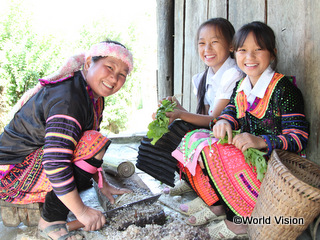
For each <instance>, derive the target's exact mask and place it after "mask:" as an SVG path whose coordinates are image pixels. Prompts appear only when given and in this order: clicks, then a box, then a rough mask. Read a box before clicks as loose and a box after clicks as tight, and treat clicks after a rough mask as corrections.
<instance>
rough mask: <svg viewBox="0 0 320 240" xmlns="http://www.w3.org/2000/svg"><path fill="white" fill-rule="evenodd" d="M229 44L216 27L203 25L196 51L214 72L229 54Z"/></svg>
mask: <svg viewBox="0 0 320 240" xmlns="http://www.w3.org/2000/svg"><path fill="white" fill-rule="evenodd" d="M230 51H231V46H229V45H228V43H227V41H226V40H225V38H224V37H223V36H222V35H221V33H220V31H218V28H215V27H212V26H204V27H203V28H202V29H201V30H200V32H199V39H198V53H199V56H200V58H201V60H202V61H203V62H204V63H205V64H206V65H207V66H208V67H211V68H212V69H213V71H214V72H215V73H216V72H217V71H218V70H219V68H220V67H221V66H222V65H223V63H224V62H225V61H226V60H227V58H228V57H229V56H230Z"/></svg>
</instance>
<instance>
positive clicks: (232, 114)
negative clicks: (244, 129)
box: [217, 104, 239, 130]
mask: <svg viewBox="0 0 320 240" xmlns="http://www.w3.org/2000/svg"><path fill="white" fill-rule="evenodd" d="M220 119H225V120H227V121H228V122H229V123H230V124H231V127H232V129H233V130H238V129H239V122H238V119H237V115H236V107H235V106H234V105H232V104H228V105H227V106H226V107H225V109H224V110H223V111H222V113H221V115H220V116H219V117H217V120H220Z"/></svg>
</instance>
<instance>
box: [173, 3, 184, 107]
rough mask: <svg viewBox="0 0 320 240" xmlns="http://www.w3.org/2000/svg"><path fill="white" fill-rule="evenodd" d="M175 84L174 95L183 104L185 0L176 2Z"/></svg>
mask: <svg viewBox="0 0 320 240" xmlns="http://www.w3.org/2000/svg"><path fill="white" fill-rule="evenodd" d="M174 4H175V6H174V18H175V19H174V69H173V72H174V73H173V74H174V78H173V79H174V84H173V94H174V95H175V96H176V97H177V99H178V100H179V102H182V94H183V82H184V76H183V60H184V17H185V16H184V6H185V0H175V2H174Z"/></svg>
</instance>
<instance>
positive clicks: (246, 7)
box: [229, 0, 291, 31]
mask: <svg viewBox="0 0 320 240" xmlns="http://www.w3.org/2000/svg"><path fill="white" fill-rule="evenodd" d="M290 2H291V1H290ZM278 4H280V3H279V1H278ZM278 7H279V6H278ZM264 20H265V0H254V1H253V0H251V1H248V0H229V21H230V22H231V23H232V24H233V26H234V29H235V30H236V31H237V30H238V29H239V28H240V27H241V26H242V25H244V24H246V23H249V22H252V21H261V22H264Z"/></svg>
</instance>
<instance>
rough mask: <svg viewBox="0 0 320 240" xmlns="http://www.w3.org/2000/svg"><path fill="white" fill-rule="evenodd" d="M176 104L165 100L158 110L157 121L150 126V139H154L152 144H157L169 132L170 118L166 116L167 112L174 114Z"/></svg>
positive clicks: (148, 134)
mask: <svg viewBox="0 0 320 240" xmlns="http://www.w3.org/2000/svg"><path fill="white" fill-rule="evenodd" d="M176 105H177V103H176V102H173V103H172V102H171V101H169V100H163V101H162V103H161V106H160V107H159V108H158V110H157V114H156V119H155V120H154V121H152V122H151V123H150V124H149V125H148V132H147V136H148V138H150V139H152V141H151V144H153V145H154V144H155V143H156V142H157V141H158V140H159V139H160V138H161V137H162V135H163V134H165V133H167V132H169V130H168V125H169V118H168V117H167V116H166V112H173V110H174V108H175V107H176Z"/></svg>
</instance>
